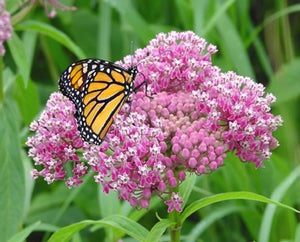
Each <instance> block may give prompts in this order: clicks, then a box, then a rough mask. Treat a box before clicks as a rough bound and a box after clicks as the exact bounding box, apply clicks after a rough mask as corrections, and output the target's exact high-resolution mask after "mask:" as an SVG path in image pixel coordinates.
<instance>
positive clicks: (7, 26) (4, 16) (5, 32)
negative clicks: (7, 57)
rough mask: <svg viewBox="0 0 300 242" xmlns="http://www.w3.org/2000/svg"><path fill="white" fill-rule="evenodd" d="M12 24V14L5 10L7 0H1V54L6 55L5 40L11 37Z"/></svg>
mask: <svg viewBox="0 0 300 242" xmlns="http://www.w3.org/2000/svg"><path fill="white" fill-rule="evenodd" d="M11 32H12V26H11V23H10V14H9V12H7V11H6V10H5V2H4V1H3V0H0V56H4V54H5V49H4V46H3V43H4V41H6V40H9V39H10V38H11Z"/></svg>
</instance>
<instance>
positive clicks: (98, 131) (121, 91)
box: [59, 59, 147, 145]
mask: <svg viewBox="0 0 300 242" xmlns="http://www.w3.org/2000/svg"><path fill="white" fill-rule="evenodd" d="M137 73H138V69H137V66H132V67H130V68H129V69H125V68H123V67H121V66H119V65H116V64H114V63H112V62H109V61H106V60H101V59H85V60H80V61H77V62H75V63H73V64H71V65H70V66H69V67H68V68H67V69H66V70H65V71H64V72H63V74H62V75H61V77H60V79H59V89H60V91H61V92H62V94H63V95H65V96H66V97H68V98H69V99H70V100H71V101H72V102H73V103H74V105H75V108H76V112H75V115H74V116H75V118H76V121H77V125H78V129H79V131H80V135H81V137H82V139H83V140H85V141H87V142H89V143H92V144H96V145H100V144H101V142H102V141H103V138H104V136H105V135H106V133H107V131H108V129H109V127H110V126H111V124H112V122H113V117H114V116H115V115H116V114H117V113H118V112H119V110H120V109H121V107H122V105H123V104H124V102H129V103H130V95H131V93H132V92H135V91H136V90H137V89H138V88H139V87H141V86H142V85H143V84H146V85H147V83H146V81H144V82H142V83H141V84H140V85H138V86H137V87H134V79H135V77H136V75H137ZM146 88H147V86H146Z"/></svg>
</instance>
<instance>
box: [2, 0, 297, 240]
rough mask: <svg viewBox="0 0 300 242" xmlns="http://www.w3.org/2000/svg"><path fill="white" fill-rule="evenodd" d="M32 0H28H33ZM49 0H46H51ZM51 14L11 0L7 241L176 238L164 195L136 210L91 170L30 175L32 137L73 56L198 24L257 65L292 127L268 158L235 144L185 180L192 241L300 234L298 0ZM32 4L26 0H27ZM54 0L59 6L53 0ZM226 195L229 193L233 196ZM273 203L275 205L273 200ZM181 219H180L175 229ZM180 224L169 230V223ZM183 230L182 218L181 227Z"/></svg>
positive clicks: (100, 54) (162, 4)
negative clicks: (211, 166) (62, 176)
mask: <svg viewBox="0 0 300 242" xmlns="http://www.w3.org/2000/svg"><path fill="white" fill-rule="evenodd" d="M29 2H30V1H29ZM45 2H47V1H45ZM61 2H62V3H64V4H66V5H68V6H71V5H72V3H73V5H76V6H77V11H74V12H73V11H60V10H58V9H57V16H56V17H55V18H54V19H48V18H47V17H46V15H45V12H44V9H43V7H42V5H41V4H40V1H36V4H32V5H31V4H29V3H28V2H27V3H26V2H24V1H20V0H10V1H6V4H7V9H8V10H9V12H10V13H11V16H12V21H13V24H14V25H13V29H14V31H13V34H12V38H11V40H9V41H7V42H6V43H5V48H6V54H5V56H4V57H3V58H2V60H1V66H0V69H1V70H0V75H1V78H0V133H1V139H0V154H1V159H0V184H1V185H0V194H1V197H0V207H1V210H0V217H1V221H0V238H1V240H3V241H8V240H9V239H10V240H9V241H24V240H25V239H27V241H42V240H43V241H47V240H48V239H49V241H69V240H70V239H71V238H76V240H78V241H99V240H100V241H117V240H119V239H121V238H122V239H124V241H132V240H131V238H134V239H135V240H138V241H158V240H164V241H168V240H169V239H170V235H171V236H172V229H174V226H175V224H174V223H173V222H172V221H171V220H170V219H168V214H167V212H166V206H165V205H164V204H163V203H162V201H161V200H160V199H157V198H154V199H153V200H152V201H151V205H150V209H149V210H140V211H138V210H135V209H133V208H132V207H130V206H129V205H128V204H127V203H123V202H122V201H119V200H118V199H117V194H113V193H112V194H109V195H107V194H104V193H103V192H102V188H101V187H99V186H98V185H97V184H95V183H94V182H93V179H91V177H92V174H91V175H90V176H89V177H87V178H86V180H85V181H84V183H83V184H82V185H80V186H79V187H77V188H73V189H71V190H68V189H67V188H66V187H65V185H64V182H61V183H57V184H52V185H50V186H48V185H47V184H46V182H45V181H42V180H37V181H32V180H31V179H30V172H29V171H30V170H31V168H32V165H33V161H32V160H30V159H29V158H28V157H27V155H26V152H27V148H26V147H25V145H24V143H25V140H26V138H27V137H28V136H30V135H31V134H30V131H29V124H30V123H31V122H32V121H33V120H34V119H36V117H37V116H38V115H39V113H40V112H41V111H42V110H43V108H44V106H45V103H46V100H47V99H48V97H49V94H50V93H51V92H53V91H57V78H58V77H59V75H60V74H61V73H62V71H63V70H64V69H65V68H66V67H67V66H68V65H69V64H70V63H71V62H72V61H74V60H76V59H82V58H87V57H96V58H104V59H108V60H112V61H116V60H120V59H122V58H123V57H124V56H125V55H128V54H131V53H132V52H133V50H132V47H131V42H132V41H133V43H134V45H133V48H134V49H137V48H143V47H144V46H146V45H147V43H148V42H149V40H151V39H152V38H154V37H155V35H156V34H157V33H159V32H167V31H170V30H176V31H185V30H193V31H194V32H196V33H197V34H198V35H199V36H201V37H204V38H206V39H207V41H208V42H211V43H213V44H215V45H217V47H218V49H219V52H218V54H216V55H215V56H214V57H213V64H214V65H218V66H220V67H221V68H222V70H223V71H227V70H233V71H236V72H237V73H238V74H240V75H247V76H250V77H251V78H253V79H255V80H256V81H257V82H261V83H263V84H264V85H266V87H267V92H271V93H273V94H274V95H275V96H276V97H277V99H278V101H277V102H276V103H275V104H274V105H273V107H272V108H273V111H274V113H278V114H280V115H281V116H282V117H283V120H284V126H283V127H281V128H279V130H278V131H276V133H275V135H276V137H277V138H278V140H279V142H280V147H279V148H278V149H276V150H275V151H274V153H273V155H272V157H271V159H270V161H269V162H266V163H265V166H266V168H265V169H261V168H259V169H255V168H254V167H253V166H252V165H250V164H245V163H241V162H240V161H239V160H238V159H237V158H236V157H235V156H234V154H228V157H227V159H226V161H225V165H224V166H223V167H222V168H220V169H218V170H217V171H215V172H213V173H212V174H209V175H207V176H201V177H196V176H189V177H188V179H187V180H186V181H185V182H184V183H183V184H182V185H181V187H180V192H181V194H182V196H183V198H184V210H183V212H182V213H181V214H180V215H178V220H179V221H180V222H181V225H182V229H181V239H182V241H199V240H203V241H283V240H290V241H299V238H300V226H299V216H297V215H296V213H295V210H294V209H293V207H294V208H297V207H299V203H300V200H299V198H298V197H299V196H297V195H298V193H299V190H300V184H299V182H297V181H299V176H300V171H299V140H300V137H299V133H300V132H299V131H300V126H299V118H300V117H299V111H298V110H299V107H298V105H299V96H300V84H299V81H298V79H299V74H300V73H299V66H300V60H299V52H300V45H299V41H298V36H299V32H300V29H299V26H298V25H297V23H298V22H299V18H300V15H299V11H300V4H293V3H294V2H295V1H288V0H285V1H282V0H275V1H249V0H244V1H234V0H213V1H209V0H205V1H204V0H176V1H151V0H145V1H138V0H119V1H117V0H105V1H97V0H90V1H67V0H65V1H63V0H61ZM22 6H23V7H22ZM48 7H49V6H48ZM227 200H228V201H227ZM265 203H267V204H268V205H265ZM170 228H171V229H170ZM169 229H170V230H169ZM175 229H176V228H175Z"/></svg>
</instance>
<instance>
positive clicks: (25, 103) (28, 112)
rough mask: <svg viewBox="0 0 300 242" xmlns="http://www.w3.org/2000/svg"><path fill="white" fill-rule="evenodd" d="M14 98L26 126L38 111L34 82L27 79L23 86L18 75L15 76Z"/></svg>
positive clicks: (37, 96)
mask: <svg viewBox="0 0 300 242" xmlns="http://www.w3.org/2000/svg"><path fill="white" fill-rule="evenodd" d="M14 98H15V100H16V102H17V103H18V106H19V110H20V112H21V115H22V118H23V121H24V123H25V124H26V125H27V126H28V125H29V124H30V123H31V121H32V120H33V119H34V117H35V116H36V114H37V113H38V111H39V95H38V91H37V88H36V86H35V84H34V83H33V82H32V81H29V82H28V85H27V87H25V86H24V83H23V82H22V79H21V78H20V76H17V77H16V82H15V89H14ZM29 107H30V108H29Z"/></svg>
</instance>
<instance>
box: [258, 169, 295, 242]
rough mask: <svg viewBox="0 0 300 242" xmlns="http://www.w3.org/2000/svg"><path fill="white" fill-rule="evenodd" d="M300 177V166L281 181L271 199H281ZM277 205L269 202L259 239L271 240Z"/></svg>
mask: <svg viewBox="0 0 300 242" xmlns="http://www.w3.org/2000/svg"><path fill="white" fill-rule="evenodd" d="M299 177H300V166H298V168H296V169H294V171H292V172H291V173H290V175H289V176H288V177H287V178H286V179H285V180H284V181H283V182H281V183H280V185H279V186H278V187H277V188H276V189H275V190H274V192H273V194H272V196H271V199H272V200H274V201H281V199H282V198H283V197H284V195H285V194H286V192H287V190H288V189H289V188H290V187H291V186H292V185H293V183H294V182H295V181H296V180H297V179H299ZM275 211H276V207H275V206H274V205H273V204H268V206H267V208H266V210H265V212H264V216H263V220H262V223H261V227H260V232H259V237H258V241H269V237H270V231H271V227H272V224H273V217H274V215H275Z"/></svg>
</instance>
